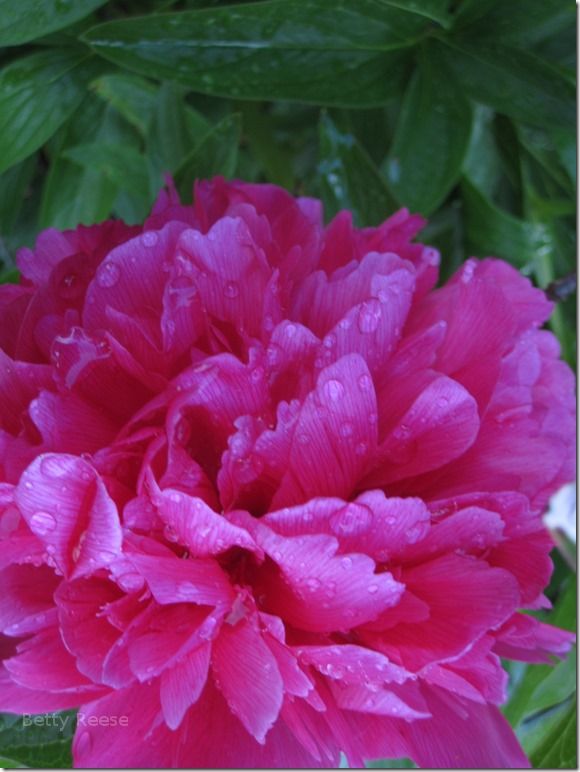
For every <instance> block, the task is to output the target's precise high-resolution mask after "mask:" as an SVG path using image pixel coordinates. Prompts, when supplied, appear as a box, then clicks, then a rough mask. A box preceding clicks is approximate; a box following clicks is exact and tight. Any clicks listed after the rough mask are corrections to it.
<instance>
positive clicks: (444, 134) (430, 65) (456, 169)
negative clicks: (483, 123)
mask: <svg viewBox="0 0 580 772" xmlns="http://www.w3.org/2000/svg"><path fill="white" fill-rule="evenodd" d="M471 124H472V111H471V106H470V104H469V102H468V101H467V99H466V98H465V96H464V94H463V92H462V90H461V89H460V88H459V86H458V84H457V82H456V80H455V77H454V75H453V73H452V72H451V71H450V70H449V68H448V67H447V65H446V64H445V62H444V60H443V58H442V57H441V55H440V52H439V49H438V48H436V47H435V46H426V47H425V48H424V49H422V51H421V54H420V57H419V66H418V68H417V71H416V72H415V74H414V76H413V78H412V80H411V83H410V84H409V87H408V89H407V93H406V94H405V99H404V101H403V105H402V108H401V112H400V115H399V121H398V124H397V130H396V133H395V138H394V142H393V144H392V146H391V150H390V152H389V157H388V160H387V165H386V171H387V177H388V180H389V183H390V188H391V190H392V191H393V193H394V194H395V196H396V197H397V198H398V200H399V201H400V202H401V204H404V205H405V206H408V207H409V208H410V209H412V210H413V211H419V212H421V213H422V214H431V212H433V211H434V210H435V209H436V208H437V207H438V206H439V204H440V203H441V202H442V201H444V199H445V198H446V197H447V194H448V193H449V191H450V190H451V188H453V187H454V185H455V184H456V183H457V181H458V180H459V177H460V174H461V165H462V163H463V159H464V157H465V153H466V151H467V148H468V145H469V137H470V134H471Z"/></svg>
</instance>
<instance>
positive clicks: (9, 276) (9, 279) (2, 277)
mask: <svg viewBox="0 0 580 772" xmlns="http://www.w3.org/2000/svg"><path fill="white" fill-rule="evenodd" d="M19 279H20V272H19V271H18V268H9V269H8V270H7V271H2V273H0V284H18V281H19Z"/></svg>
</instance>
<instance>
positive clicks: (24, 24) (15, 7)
mask: <svg viewBox="0 0 580 772" xmlns="http://www.w3.org/2000/svg"><path fill="white" fill-rule="evenodd" d="M106 2H107V0H64V2H63V0H17V2H15V1H14V0H0V46H18V45H21V44H22V43H27V42H28V41H29V40H34V39H35V38H39V37H43V36H44V35H48V34H49V33H50V32H55V31H56V30H59V29H63V27H68V26H69V25H70V24H74V22H76V21H79V19H83V18H84V17H85V16H88V15H89V14H90V13H91V12H92V11H94V10H95V9H96V8H99V6H101V5H104V4H105V3H106Z"/></svg>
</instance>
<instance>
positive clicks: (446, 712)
mask: <svg viewBox="0 0 580 772" xmlns="http://www.w3.org/2000/svg"><path fill="white" fill-rule="evenodd" d="M443 694H444V693H442V692H441V690H438V689H436V688H433V689H431V690H429V692H428V694H427V695H426V696H427V704H428V705H429V708H430V710H431V713H432V715H433V718H431V719H429V720H427V721H417V722H413V723H412V724H410V725H409V727H408V728H407V731H406V733H405V734H406V736H407V738H408V747H409V751H408V755H409V756H410V757H411V758H412V759H413V760H414V761H415V762H416V763H417V764H419V766H421V767H427V768H429V767H449V768H451V769H528V768H529V767H530V762H529V761H528V759H527V758H526V755H525V754H524V752H523V750H522V749H521V747H520V744H519V743H518V741H517V739H516V736H515V734H514V731H513V729H512V728H511V727H510V725H509V724H508V722H507V721H506V719H505V718H504V717H503V716H502V715H501V713H500V712H499V710H498V708H496V707H495V705H479V704H477V703H474V702H469V701H467V700H461V701H459V700H457V704H456V705H454V704H453V702H451V701H450V700H449V699H444V697H443Z"/></svg>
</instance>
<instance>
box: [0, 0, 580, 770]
mask: <svg viewBox="0 0 580 772" xmlns="http://www.w3.org/2000/svg"><path fill="white" fill-rule="evenodd" d="M575 45H576V13H575V4H574V3H573V2H572V0H509V2H505V0H455V1H454V0H262V1H261V2H255V3H252V4H242V3H239V2H235V1H233V2H231V3H229V4H225V3H223V2H219V0H111V1H110V2H107V1H106V0H18V2H14V1H13V0H0V281H17V272H16V271H15V269H14V256H15V251H16V249H17V247H19V246H22V245H31V244H32V243H33V242H34V239H35V237H36V235H37V234H38V232H39V231H40V230H41V229H43V228H47V227H55V228H59V229H64V228H72V227H75V226H76V225H77V224H78V223H80V222H82V223H85V224H89V223H92V222H97V221H99V220H102V219H104V218H106V217H108V216H114V217H121V218H123V219H125V220H127V221H129V222H137V221H140V220H141V219H143V217H144V216H145V214H146V213H147V211H148V209H149V207H150V206H151V203H152V202H153V200H154V198H155V195H156V193H157V191H158V190H159V188H160V187H161V185H162V180H163V174H164V172H170V173H172V174H173V175H174V177H175V179H176V181H177V184H178V187H179V189H180V191H181V193H182V195H183V196H184V197H185V198H186V199H187V200H191V187H192V180H193V179H194V178H196V177H207V176H211V175H213V174H218V173H219V174H223V175H225V176H226V177H234V176H238V177H243V178H245V179H247V180H255V181H271V182H275V183H278V184H280V185H282V186H284V187H286V188H288V189H289V190H290V191H292V192H293V193H296V194H305V195H317V196H320V197H321V198H322V199H323V200H324V203H325V207H326V213H327V216H328V217H329V218H330V217H331V216H332V215H333V214H334V213H335V212H336V211H338V210H339V209H341V208H345V207H346V208H349V209H351V210H353V212H354V213H355V218H356V220H357V222H358V224H359V225H371V224H376V223H378V222H380V221H382V220H383V219H385V217H386V215H387V214H388V213H390V212H391V211H393V210H395V209H396V208H398V207H399V206H401V205H404V206H407V207H409V208H410V209H411V210H413V211H419V212H421V213H422V214H424V215H427V216H428V217H429V225H428V226H427V228H426V230H425V231H424V233H423V236H422V240H424V241H426V242H430V243H433V244H435V245H436V246H438V247H439V248H440V249H441V251H442V254H443V262H442V273H443V277H444V278H445V277H447V276H449V275H450V274H451V273H452V272H453V271H455V270H456V268H457V267H458V265H459V264H460V263H461V262H462V261H463V260H465V259H466V257H468V256H470V255H472V254H475V255H478V256H485V255H489V254H491V255H496V256H499V257H502V258H504V259H506V260H508V261H509V262H511V263H512V264H514V265H515V266H516V267H517V268H518V269H520V270H521V271H523V272H524V273H526V274H527V275H530V276H531V277H532V279H533V280H534V281H535V282H536V283H537V284H538V285H539V286H541V287H543V288H548V289H549V292H551V293H552V295H553V297H554V298H556V299H558V300H559V302H558V306H557V308H556V311H555V313H554V315H553V318H552V320H551V322H550V324H551V326H552V328H553V329H554V331H555V333H556V334H557V335H558V337H559V339H560V342H561V345H562V349H563V355H564V356H565V358H566V359H567V360H568V361H569V362H570V364H572V365H575V359H576V332H575V330H576V325H575V317H574V310H575V294H574V292H573V288H574V283H573V281H572V279H571V278H570V274H571V273H572V272H573V271H574V270H575V254H576V247H575V201H576V193H575V186H576V142H575V94H574V88H575V70H576V49H575ZM554 282H555V283H554ZM560 541H561V543H562V546H561V548H560V550H555V552H554V561H555V567H556V570H555V573H554V578H553V580H552V583H551V585H550V588H549V590H548V595H549V597H550V599H551V600H552V601H553V602H554V604H555V606H554V610H553V611H552V612H549V613H546V612H541V613H542V614H543V616H545V617H546V618H548V619H550V621H553V622H554V623H556V624H560V625H561V626H563V627H567V628H569V629H575V618H576V580H575V574H574V572H573V570H572V568H571V559H570V552H569V550H570V545H569V544H566V542H565V540H564V538H563V536H561V537H560ZM575 666H576V653H575V651H574V652H572V654H571V655H570V656H569V657H568V659H567V660H566V661H565V662H562V663H561V664H559V665H557V666H556V667H555V668H551V667H549V666H534V667H525V666H519V665H518V666H516V665H511V666H510V670H511V675H512V685H511V688H510V700H509V702H508V704H507V706H506V707H505V713H506V715H507V717H508V718H509V720H510V721H511V722H512V724H513V725H514V727H515V728H516V730H517V732H518V734H519V735H520V738H521V740H522V742H523V744H524V747H525V748H526V750H527V752H528V753H529V754H530V756H531V759H532V762H533V764H534V766H536V767H544V768H554V767H561V768H565V767H568V768H571V767H575V766H576V718H575V716H576V707H575V705H576V698H575V681H576V678H575ZM55 724H56V722H55ZM71 725H72V722H71V721H69V722H68V724H67V726H68V729H67V731H65V732H63V731H60V730H59V728H58V725H55V726H52V727H51V726H44V727H30V728H25V727H23V725H22V721H21V720H20V719H18V718H17V717H15V716H9V715H4V716H0V764H2V765H3V766H24V765H27V766H43V767H50V766H52V767H57V766H66V765H70V750H69V746H70V729H71ZM374 766H391V767H401V766H410V764H409V762H406V761H399V762H380V763H377V764H375V765H374Z"/></svg>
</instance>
